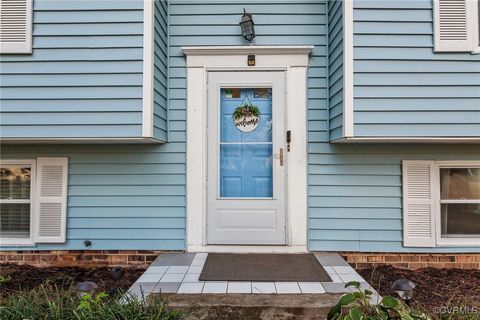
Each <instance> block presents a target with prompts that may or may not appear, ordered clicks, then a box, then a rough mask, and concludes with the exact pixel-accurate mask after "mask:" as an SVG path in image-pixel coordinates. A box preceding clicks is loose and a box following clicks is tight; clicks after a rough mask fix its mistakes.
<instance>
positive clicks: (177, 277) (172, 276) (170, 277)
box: [160, 273, 185, 282]
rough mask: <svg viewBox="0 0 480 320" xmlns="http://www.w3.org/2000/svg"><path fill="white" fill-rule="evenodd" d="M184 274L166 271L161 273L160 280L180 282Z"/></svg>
mask: <svg viewBox="0 0 480 320" xmlns="http://www.w3.org/2000/svg"><path fill="white" fill-rule="evenodd" d="M184 277H185V274H183V273H166V274H164V275H163V277H162V279H160V282H182V281H183V278H184Z"/></svg>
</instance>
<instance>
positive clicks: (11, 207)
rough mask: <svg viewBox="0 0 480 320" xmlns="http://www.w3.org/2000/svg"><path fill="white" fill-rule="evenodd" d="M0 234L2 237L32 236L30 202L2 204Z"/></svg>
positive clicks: (0, 206)
mask: <svg viewBox="0 0 480 320" xmlns="http://www.w3.org/2000/svg"><path fill="white" fill-rule="evenodd" d="M0 236H1V237H2V238H29V237H30V204H28V203H2V204H0Z"/></svg>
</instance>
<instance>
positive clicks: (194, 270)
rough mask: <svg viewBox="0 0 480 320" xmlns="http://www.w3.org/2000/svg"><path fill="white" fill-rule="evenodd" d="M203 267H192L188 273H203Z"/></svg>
mask: <svg viewBox="0 0 480 320" xmlns="http://www.w3.org/2000/svg"><path fill="white" fill-rule="evenodd" d="M202 269H203V266H190V268H188V271H187V273H202Z"/></svg>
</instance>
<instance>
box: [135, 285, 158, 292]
mask: <svg viewBox="0 0 480 320" xmlns="http://www.w3.org/2000/svg"><path fill="white" fill-rule="evenodd" d="M157 284H158V282H139V283H138V285H139V290H140V291H142V292H143V293H144V294H147V293H150V292H152V291H153V289H155V287H156V286H157Z"/></svg>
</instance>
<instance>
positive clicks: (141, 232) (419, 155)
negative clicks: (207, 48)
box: [2, 0, 480, 253]
mask: <svg viewBox="0 0 480 320" xmlns="http://www.w3.org/2000/svg"><path fill="white" fill-rule="evenodd" d="M36 3H39V1H37V2H36ZM52 3H54V2H48V1H44V2H42V3H41V4H37V5H36V6H37V10H36V11H35V16H36V17H37V19H39V18H38V17H40V18H42V14H48V16H44V17H43V20H40V21H38V20H37V21H36V23H47V24H49V25H50V24H59V25H62V24H65V23H67V24H68V23H95V22H97V21H98V20H97V19H104V20H102V21H104V22H105V23H109V22H115V21H116V19H113V18H112V14H113V15H118V19H121V20H122V21H123V22H125V23H127V22H128V23H135V22H138V19H139V17H140V15H139V14H140V13H141V9H142V8H138V2H137V1H133V2H124V1H121V2H119V4H118V7H117V5H116V8H118V10H117V9H116V10H112V8H111V5H108V3H110V2H108V1H105V2H104V1H101V2H98V3H97V2H95V5H94V6H95V7H94V8H93V9H92V10H87V11H83V10H79V9H78V6H80V5H81V4H79V3H78V2H75V3H72V4H71V5H66V4H65V3H62V4H61V6H60V7H56V6H54V5H53V4H52ZM332 4H334V3H333V2H332V3H330V4H328V6H327V2H326V1H318V0H311V1H309V0H305V1H303V0H302V1H296V2H291V3H285V2H284V1H267V0H252V1H248V2H246V3H241V4H239V3H237V2H234V1H233V0H231V1H225V0H205V1H203V2H202V1H184V0H182V1H172V3H171V4H170V9H171V10H170V18H169V19H170V20H169V21H170V26H171V28H170V39H167V40H169V42H170V47H169V48H168V51H164V50H162V48H159V49H160V52H159V51H158V50H156V55H157V57H156V60H155V61H156V63H159V64H157V66H158V69H156V72H157V76H158V77H159V79H161V78H162V77H164V76H165V73H164V72H165V70H167V69H166V65H165V63H164V61H163V60H162V59H163V58H164V57H165V56H167V57H168V56H169V60H168V63H167V65H168V64H169V65H170V67H169V68H168V73H166V75H167V77H168V86H169V90H168V92H166V96H167V101H168V112H166V113H165V111H166V110H163V109H162V108H157V109H156V110H157V111H158V112H159V115H160V114H161V115H162V116H164V115H165V114H167V115H168V122H169V123H168V125H169V131H170V132H169V143H167V144H164V145H128V146H125V145H122V146H118V145H102V146H98V145H97V146H91V145H71V146H66V145H59V146H44V145H36V146H4V147H2V157H3V158H9V159H28V158H35V157H39V156H68V157H69V159H70V161H69V168H70V170H69V187H68V200H69V202H68V213H67V215H68V230H67V243H66V245H63V244H58V245H48V244H45V245H43V244H42V245H38V246H37V247H35V248H36V249H83V248H84V246H83V241H84V240H85V239H90V240H91V241H92V248H93V249H134V250H141V249H146V250H148V249H157V250H161V249H164V250H183V249H185V228H186V226H185V218H186V212H185V196H186V190H185V181H186V176H185V175H186V168H185V143H186V141H185V135H186V132H185V117H186V70H185V57H184V56H183V53H182V52H181V50H180V47H181V46H190V45H228V44H235V45H240V44H244V41H243V39H242V38H241V36H240V34H239V32H238V21H239V19H240V16H241V13H242V12H243V7H244V6H245V7H246V9H247V10H249V11H251V12H253V13H254V20H255V23H256V26H257V31H258V32H257V37H256V38H255V40H254V43H255V44H257V45H268V44H273V45H282V44H283V45H287V44H301V45H314V46H315V47H314V50H313V52H312V56H311V58H310V66H309V68H308V79H307V80H308V100H307V106H308V127H307V130H308V199H307V201H308V246H309V249H310V250H312V251H317V250H318V251H341V250H343V251H366V252H432V253H433V252H468V251H471V252H480V248H462V247H450V248H404V247H403V246H402V201H401V200H402V185H401V161H402V160H403V159H438V160H478V159H479V158H480V151H479V150H478V148H473V147H472V146H471V145H459V144H457V145H413V144H410V145H409V144H393V145H385V144H380V145H373V144H361V145H332V144H330V143H329V141H330V138H331V137H332V135H335V134H338V136H340V135H341V127H340V126H338V127H335V128H333V127H332V125H337V124H338V123H341V116H342V111H343V110H342V109H343V106H342V105H341V103H342V94H340V92H341V86H339V83H340V82H341V77H342V72H339V70H341V50H336V49H337V48H338V47H339V45H340V44H341V39H339V38H338V37H335V36H336V35H338V34H339V33H338V32H339V31H340V25H339V23H338V22H337V21H335V20H334V19H332V20H329V19H327V18H328V17H330V18H331V17H332V15H331V13H339V12H340V11H338V10H339V9H338V8H337V9H335V7H332ZM157 5H158V4H157ZM334 5H336V6H338V5H339V4H334ZM136 6H137V7H136ZM355 7H356V8H366V9H369V10H370V8H376V10H378V11H379V13H375V12H373V13H372V12H368V13H367V14H365V13H361V14H359V13H358V12H356V16H357V17H358V19H357V21H356V23H361V25H359V27H361V30H360V31H359V32H358V34H357V35H356V39H355V42H356V44H357V47H356V48H359V49H361V50H360V51H356V52H354V54H355V55H356V58H358V59H363V60H362V64H360V66H361V67H362V68H367V67H368V68H370V67H372V66H376V65H377V66H378V68H376V69H373V70H379V72H376V73H371V72H359V73H356V74H355V79H354V80H355V85H356V86H358V87H359V88H360V87H361V88H360V89H361V91H360V92H363V93H365V94H366V95H367V97H364V98H362V99H357V100H356V101H355V108H356V109H355V110H356V111H362V112H365V113H369V112H380V113H382V112H386V111H385V105H388V106H389V112H393V113H392V114H395V117H397V116H399V115H398V113H395V112H400V113H401V112H403V111H415V110H417V112H422V113H420V115H422V116H421V117H419V119H422V117H423V118H425V117H426V116H427V114H428V111H436V110H437V111H438V110H441V111H446V112H451V111H452V110H451V105H452V104H455V103H457V102H458V100H459V98H451V97H444V96H434V97H428V101H430V102H431V103H430V104H425V103H424V101H425V99H426V98H425V97H424V96H423V95H420V93H421V92H422V91H421V90H417V92H418V95H417V96H416V97H405V98H401V99H400V98H398V97H397V98H395V99H392V98H391V96H390V95H392V93H393V94H394V93H395V92H394V91H388V90H389V88H390V87H393V86H399V87H408V88H410V87H415V86H417V85H422V83H423V85H425V86H427V87H428V88H430V87H432V88H434V87H437V86H440V85H449V84H450V81H449V78H448V77H450V76H452V78H451V79H452V80H451V82H452V83H453V84H455V85H456V86H461V87H465V88H463V89H461V91H458V92H457V95H461V94H463V95H464V96H462V98H461V99H460V100H461V101H462V104H461V105H457V109H456V110H460V111H465V112H475V111H477V110H478V109H476V108H478V99H477V96H474V97H471V96H470V95H471V93H470V92H471V91H469V90H470V88H469V87H470V86H471V85H469V83H470V82H469V81H471V80H475V79H476V76H477V75H476V73H475V71H474V70H473V71H472V70H471V68H470V70H469V71H467V72H464V73H460V72H457V73H451V72H452V70H454V69H455V68H456V67H461V66H464V67H461V70H466V69H469V67H472V65H470V64H472V63H473V65H475V63H476V60H474V59H471V58H461V57H460V56H459V55H457V54H446V55H445V58H444V59H442V58H438V59H433V58H432V59H427V60H425V61H428V63H425V62H424V61H423V59H426V58H427V57H428V51H427V50H431V46H432V44H431V41H432V40H431V35H429V34H424V33H423V32H426V31H428V30H430V29H429V28H431V26H430V24H431V17H430V16H428V14H425V12H427V11H428V12H430V14H431V6H430V4H427V1H388V2H387V1H358V0H357V1H356V2H355ZM38 8H41V10H38ZM95 8H96V9H95ZM157 9H159V11H161V12H163V11H164V10H163V9H162V8H161V7H157ZM99 10H100V11H99ZM401 10H403V11H405V13H412V16H410V15H407V16H405V15H400V16H398V17H397V18H396V20H399V21H396V20H391V19H390V20H389V19H383V18H380V20H379V21H378V23H384V24H383V25H382V24H381V25H380V26H382V27H384V28H383V29H382V30H377V31H378V33H375V34H370V33H368V30H366V29H365V28H367V27H370V26H372V25H375V24H371V17H377V16H380V17H382V14H383V13H382V12H383V11H388V12H390V11H392V12H393V11H395V12H397V11H398V12H403V11H401ZM415 10H418V11H419V12H415ZM412 11H414V12H412ZM424 11H425V12H424ZM392 12H390V13H388V14H390V15H392V14H393V13H392ZM130 13H131V14H130ZM89 14H91V15H89ZM388 14H387V15H388ZM333 16H335V15H333ZM102 17H103V18H102ZM369 19H370V20H369ZM392 21H396V22H400V21H403V23H405V24H409V23H413V25H403V24H402V25H401V26H400V30H402V32H407V31H409V30H410V31H411V32H412V33H414V34H411V35H406V34H403V33H402V34H389V33H388V34H387V33H385V32H387V31H388V30H393V29H392V28H391V25H390V23H391V22H392ZM158 22H159V23H160V24H162V25H164V23H162V21H160V20H159V21H158ZM327 25H328V26H332V27H333V28H331V29H329V31H328V32H327V30H326V29H328V28H327ZM427 25H428V26H427ZM235 29H236V30H237V31H236V32H235ZM413 29H415V30H413ZM278 32H281V33H280V34H279V33H278ZM332 35H333V37H332ZM372 39H373V40H376V41H377V40H378V41H380V40H381V41H383V42H382V43H383V46H382V47H381V48H378V52H376V51H375V50H372V49H373V48H374V47H378V44H376V42H371V40H372ZM426 39H427V40H426ZM157 41H160V42H162V41H164V35H163V36H162V34H160V33H159V35H158V36H157ZM160 42H158V43H160ZM79 43H80V44H81V45H83V43H85V44H88V46H89V47H88V48H91V49H92V50H93V51H92V52H88V51H87V50H85V51H84V52H85V53H86V54H90V55H91V56H96V57H98V58H99V59H100V54H98V53H100V52H102V51H96V50H110V49H114V48H123V49H125V50H126V51H125V52H129V53H130V54H133V53H134V52H135V51H136V50H137V49H138V48H141V46H142V39H141V37H140V38H138V37H137V36H136V35H115V36H110V35H90V36H76V37H74V38H73V39H70V38H69V37H64V36H58V37H50V36H48V37H37V38H36V40H34V47H35V48H44V49H46V50H51V49H59V50H68V54H69V55H70V57H71V58H72V59H74V58H75V57H78V56H79V55H78V54H77V53H75V48H79V47H78V46H79ZM412 43H413V44H414V45H413V46H412ZM359 44H362V45H361V48H360V46H358V45H359ZM405 44H410V46H408V50H410V48H411V49H412V50H413V51H412V52H414V53H415V54H418V56H419V57H421V58H422V59H421V60H422V61H416V60H415V59H412V58H409V56H408V54H407V53H408V52H407V51H408V50H407V51H405V50H404V49H403V48H401V47H402V46H404V45H405ZM85 48H86V47H85ZM85 48H79V49H82V50H83V49H85ZM395 48H401V49H402V50H399V51H398V52H394V51H395ZM127 49H133V50H128V51H127ZM42 50H43V49H42ZM45 52H47V51H45ZM66 52H67V51H66ZM370 53H371V55H370ZM42 54H43V53H42ZM45 54H46V53H45ZM382 54H391V55H392V59H386V60H381V59H380V60H378V59H379V58H381V57H382V56H381V55H382ZM327 56H328V57H329V58H330V60H329V61H330V62H327ZM331 58H335V59H333V60H332V59H331ZM12 59H13V60H15V59H14V58H12ZM42 59H43V58H42ZM13 60H12V61H10V62H8V64H6V65H7V66H8V68H7V69H6V70H7V72H5V73H4V74H3V75H2V84H3V79H10V80H11V82H10V83H11V85H10V84H9V86H7V87H13V88H16V89H15V90H19V89H17V88H24V87H27V85H22V76H23V75H26V76H25V79H26V80H25V81H27V82H26V83H27V84H32V85H31V87H42V86H41V82H42V81H43V80H44V79H45V77H47V78H48V77H49V76H50V74H51V75H53V76H54V78H55V79H56V80H55V81H56V82H55V81H54V82H53V83H52V85H51V86H52V87H53V86H54V84H55V83H58V81H59V80H58V79H60V77H63V76H65V77H66V79H68V80H69V81H68V84H67V85H65V86H64V87H69V88H70V89H71V88H72V87H73V88H74V89H75V88H77V87H87V90H89V88H90V87H96V86H105V87H107V88H109V89H108V90H113V89H112V88H115V87H118V88H117V89H119V90H121V89H122V88H123V87H122V85H121V81H120V80H119V79H120V78H117V75H118V77H121V78H122V79H125V83H127V84H128V85H127V87H134V86H135V81H136V80H140V78H138V76H139V74H140V73H141V71H142V65H141V63H139V62H140V61H136V60H135V61H130V60H125V61H122V60H118V61H94V62H88V63H83V62H82V61H74V62H69V61H63V62H55V63H58V67H56V68H51V63H53V61H52V62H50V61H44V62H41V61H37V62H35V63H33V62H32V64H29V65H25V66H23V67H22V64H24V63H25V62H22V61H17V62H15V61H13ZM431 60H432V63H433V62H434V63H436V64H435V65H430V61H431ZM433 60H435V61H433ZM162 61H163V62H162ZM364 62H365V63H371V65H365V64H363V63H364ZM465 63H467V64H468V65H467V66H465V65H464V64H465ZM77 64H78V65H77ZM412 64H413V65H412ZM425 64H427V65H428V66H423V65H425ZM33 66H35V67H33ZM49 66H50V67H49ZM2 67H3V65H2ZM436 67H438V68H440V69H441V70H436V69H435V68H436ZM16 68H18V69H16ZM418 68H421V69H418ZM2 69H3V68H2ZM402 69H403V71H402ZM17 70H18V71H17ZM3 71H4V70H2V72H3ZM427 71H428V72H427ZM89 73H95V74H100V75H102V77H99V78H97V79H96V80H92V81H97V82H93V83H94V85H91V86H89V85H88V77H89ZM30 76H31V78H30ZM77 76H78V77H77ZM3 77H6V78H3ZM9 77H10V78H9ZM57 77H58V78H57ZM10 80H9V81H10ZM70 80H71V81H70ZM423 81H424V82H423ZM165 83H166V82H165ZM47 87H49V86H47ZM363 87H365V88H363ZM383 87H386V88H387V91H385V92H384V93H383V96H381V97H369V95H373V94H376V93H377V92H379V90H380V89H381V88H383ZM157 88H158V87H157ZM428 88H427V89H428ZM165 89H166V88H165V87H164V86H163V85H162V86H160V87H159V90H158V92H157V94H158V95H157V98H159V99H160V100H157V101H160V104H163V102H164V101H165V96H164V95H165ZM400 90H402V89H400ZM462 90H463V91H462ZM65 92H68V91H65ZM72 92H73V91H72ZM107 92H108V91H107ZM399 92H400V93H403V94H404V95H405V94H406V93H407V90H404V91H399ZM412 92H413V91H412ZM432 92H433V91H432ZM435 92H439V91H435ZM387 93H388V94H387ZM473 94H474V93H473ZM60 101H65V104H62V103H60ZM138 101H139V100H138V99H137V98H124V99H120V98H118V97H117V98H109V99H107V100H104V99H100V98H96V99H91V100H79V99H75V98H69V99H68V100H46V99H45V100H34V99H25V100H21V101H20V100H18V101H17V100H5V101H3V102H2V108H3V109H4V110H6V111H8V112H13V113H15V112H18V111H17V109H16V106H17V104H18V105H21V106H22V108H24V110H28V111H30V112H40V113H41V112H42V111H44V112H55V111H59V112H66V111H68V110H69V109H68V106H71V107H72V108H73V110H84V111H89V112H91V111H95V110H96V111H97V112H113V111H115V110H120V111H122V112H131V111H132V110H131V109H130V105H131V104H130V103H132V102H133V103H135V109H134V110H137V111H139V110H141V109H140V108H141V104H137V102H138ZM90 102H92V103H90ZM332 103H334V104H332ZM358 115H359V118H358V119H359V120H361V121H364V119H365V121H367V122H368V121H369V120H368V119H369V118H368V117H367V118H365V116H364V115H360V114H358ZM469 115H470V116H471V115H472V114H469ZM402 117H403V115H402V116H399V118H398V119H402ZM442 117H443V116H441V115H439V116H438V119H442ZM459 117H460V118H458V119H459V120H458V121H461V120H462V119H464V118H462V117H463V116H459ZM448 118H449V117H447V118H445V119H448ZM372 119H374V118H372ZM451 119H455V118H451ZM162 120H166V119H163V118H162ZM28 121H31V120H28ZM451 122H453V121H451ZM425 125H426V124H425V123H421V124H418V127H419V128H420V127H422V126H425ZM443 125H445V124H442V126H443ZM449 125H455V123H453V124H452V123H450V124H449ZM431 126H434V125H431ZM465 126H466V125H464V127H465ZM65 127H66V128H67V129H68V130H73V128H74V126H70V125H65ZM124 127H125V125H123V126H118V127H117V126H110V128H115V130H116V131H115V132H117V133H119V132H121V130H122V129H123V128H124ZM387 127H389V125H385V129H386V128H387ZM467 127H468V126H467ZM89 128H90V127H89V126H82V130H85V133H87V132H88V131H92V130H89ZM428 128H429V129H434V128H433V127H428ZM439 128H441V126H439ZM472 128H474V127H473V125H472V127H470V129H472ZM130 129H132V130H133V128H130ZM411 129H412V128H405V130H411ZM43 130H45V128H42V131H43ZM96 130H98V129H95V130H93V131H96ZM123 130H124V129H123ZM334 130H337V132H336V133H335V132H334ZM377 132H378V131H377ZM435 132H436V131H435ZM193 227H194V226H193ZM32 249H33V248H32Z"/></svg>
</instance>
